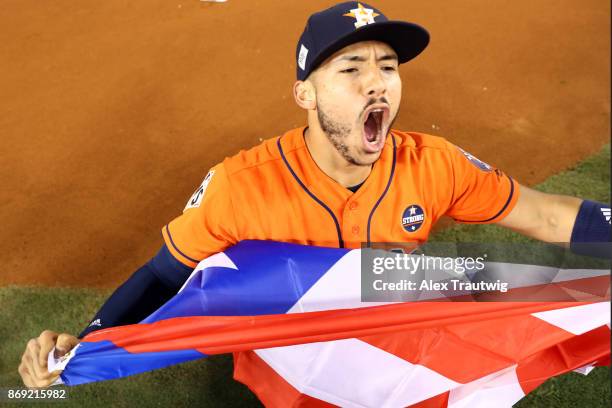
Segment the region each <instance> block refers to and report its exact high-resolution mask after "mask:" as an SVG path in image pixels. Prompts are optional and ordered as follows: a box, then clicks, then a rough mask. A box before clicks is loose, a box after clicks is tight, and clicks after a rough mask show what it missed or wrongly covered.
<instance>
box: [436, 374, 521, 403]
mask: <svg viewBox="0 0 612 408" xmlns="http://www.w3.org/2000/svg"><path fill="white" fill-rule="evenodd" d="M524 396H525V393H524V392H523V389H522V388H521V385H520V383H519V380H518V377H517V375H516V365H513V366H512V367H508V368H505V369H503V370H500V371H497V372H495V373H493V374H489V375H487V376H485V377H482V378H479V379H478V380H476V381H472V382H470V383H467V384H465V385H462V386H460V387H457V388H455V389H453V390H451V392H450V394H449V397H448V408H489V407H499V408H503V407H512V405H514V404H515V403H516V402H517V401H519V400H520V399H521V398H523V397H524Z"/></svg>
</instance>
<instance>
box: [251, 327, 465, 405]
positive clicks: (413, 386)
mask: <svg viewBox="0 0 612 408" xmlns="http://www.w3.org/2000/svg"><path fill="white" fill-rule="evenodd" d="M255 352H256V353H257V355H258V356H259V357H260V358H262V359H263V360H264V361H265V362H266V363H267V364H268V365H269V366H270V367H272V368H273V369H274V370H275V371H276V372H277V373H278V374H280V375H281V376H282V377H283V378H284V379H285V381H287V382H288V383H289V384H291V386H293V387H294V388H295V389H297V390H298V391H299V392H301V393H302V394H306V395H309V396H311V397H314V398H318V399H320V400H323V401H326V402H329V403H331V404H335V405H339V406H341V407H360V408H361V407H400V406H401V407H404V406H407V405H411V404H415V403H417V402H419V401H422V400H424V399H427V398H430V397H433V396H436V395H438V394H440V393H443V392H446V391H447V390H449V389H452V388H455V387H457V386H458V385H460V384H459V383H457V382H455V381H453V380H450V379H449V378H447V377H445V376H443V375H441V374H438V373H437V372H435V371H433V370H430V369H429V368H427V367H425V366H422V365H418V364H412V363H410V362H408V361H406V360H404V359H402V358H399V357H397V356H395V355H393V354H391V353H388V352H386V351H384V350H382V349H380V348H378V347H374V346H372V345H370V344H368V343H365V342H363V341H361V340H357V339H346V340H336V341H328V342H320V343H310V344H301V345H297V346H287V347H276V348H271V349H262V350H256V351H255Z"/></svg>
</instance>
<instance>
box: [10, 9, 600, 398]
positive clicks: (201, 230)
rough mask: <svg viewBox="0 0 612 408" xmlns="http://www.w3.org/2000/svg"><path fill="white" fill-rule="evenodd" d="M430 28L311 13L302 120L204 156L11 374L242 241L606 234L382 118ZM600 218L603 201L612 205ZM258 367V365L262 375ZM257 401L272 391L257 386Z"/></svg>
mask: <svg viewBox="0 0 612 408" xmlns="http://www.w3.org/2000/svg"><path fill="white" fill-rule="evenodd" d="M428 42H429V35H428V33H427V31H426V30H425V29H424V28H422V27H420V26H418V25H416V24H412V23H408V22H402V21H390V20H388V19H387V17H385V15H384V14H383V13H382V12H381V11H380V10H378V9H376V8H374V7H373V6H370V5H367V4H365V3H360V2H345V3H341V4H338V5H336V6H334V7H331V8H329V9H326V10H323V11H320V12H318V13H315V14H313V15H312V16H310V18H309V19H308V22H307V23H306V27H305V29H304V32H303V33H302V35H301V37H300V39H299V41H298V43H297V47H296V63H297V81H296V82H295V84H294V86H293V96H294V98H295V102H296V103H297V105H298V106H299V107H300V108H302V109H304V110H305V112H306V116H307V126H303V127H300V128H297V129H292V130H289V131H287V132H286V133H284V134H283V135H281V136H278V137H274V138H272V139H268V140H265V141H264V142H263V143H261V144H260V145H258V146H256V147H254V148H252V149H250V150H247V151H241V152H240V153H238V154H237V155H235V156H233V157H230V158H227V159H225V160H224V161H223V162H221V163H219V164H217V165H216V166H214V167H213V168H212V169H210V171H209V172H208V173H207V174H206V176H205V177H204V181H203V182H202V184H201V185H200V186H199V188H198V189H197V190H196V192H195V193H194V194H193V196H192V197H191V198H190V199H189V200H188V202H187V205H186V207H185V209H184V211H183V213H182V215H180V216H178V217H177V218H175V219H174V220H172V221H170V222H169V223H168V224H167V225H166V226H164V227H163V229H162V235H163V239H164V243H165V244H164V245H163V247H162V248H161V250H160V251H159V253H158V254H157V255H156V256H155V257H153V258H152V259H151V260H150V261H149V262H148V263H147V264H146V265H144V266H143V267H141V268H140V269H138V270H137V271H136V272H135V273H134V274H133V275H132V276H131V277H130V278H129V279H128V280H127V281H126V282H125V283H124V284H123V285H122V286H120V287H119V288H118V289H117V290H116V291H115V292H114V293H113V295H112V296H111V297H110V298H109V299H108V300H107V302H106V303H105V304H104V305H103V306H102V308H101V309H100V311H99V312H98V313H97V314H96V315H95V316H94V318H93V319H92V322H91V324H90V325H89V327H87V328H86V329H85V330H84V331H83V332H82V333H81V334H80V336H78V337H75V336H72V335H70V334H67V333H63V334H57V333H55V332H52V331H44V332H43V333H42V334H41V335H40V336H39V337H38V338H36V339H31V340H30V341H29V342H28V344H27V347H26V350H25V352H24V354H23V358H22V362H21V365H20V366H19V373H20V374H21V377H22V379H23V382H24V384H25V385H26V386H28V387H44V386H48V385H49V384H51V383H52V382H53V381H54V380H55V379H56V378H57V375H58V373H49V372H48V371H47V368H46V361H47V355H48V353H49V351H50V350H51V349H52V348H53V347H54V346H55V347H56V350H57V352H58V353H59V354H60V355H61V354H63V353H66V352H67V351H68V350H69V349H71V348H72V347H74V346H75V345H76V344H77V343H78V342H79V338H81V337H83V336H84V335H86V334H87V333H89V332H91V331H93V330H98V329H101V328H106V327H112V326H117V325H124V324H131V323H137V322H139V321H140V320H142V319H143V318H145V317H146V316H148V315H149V314H150V313H151V312H153V311H154V310H156V309H157V308H158V307H159V306H161V305H162V304H163V303H164V302H165V301H167V300H168V299H170V298H171V297H172V296H173V295H174V294H175V293H176V292H177V290H178V289H179V288H180V286H181V285H182V284H183V282H184V281H185V280H186V279H187V277H188V276H189V274H190V272H191V271H192V269H193V268H194V266H195V265H196V264H197V263H198V262H199V261H201V260H202V259H204V258H206V257H208V256H210V255H211V254H214V253H217V252H220V251H223V250H225V249H226V248H227V247H229V246H232V245H234V244H236V243H237V242H239V241H241V240H245V239H261V240H275V241H284V242H293V243H299V244H305V245H318V246H328V247H345V248H356V247H359V246H360V245H361V243H363V242H365V243H372V242H408V243H421V242H425V241H426V240H427V237H428V235H429V233H430V231H431V229H432V226H433V225H434V224H435V223H436V221H437V220H438V219H439V218H440V217H442V216H443V215H448V216H451V217H452V218H454V219H455V220H457V221H459V222H462V223H496V224H498V225H501V226H504V227H508V228H511V229H513V230H515V231H518V232H521V233H523V234H525V235H527V236H530V237H533V238H536V239H539V240H542V241H547V242H557V243H568V245H570V246H571V247H572V249H575V250H578V251H579V250H581V247H580V243H582V242H608V241H610V223H609V220H606V219H605V217H604V214H603V212H602V210H604V209H605V208H609V206H607V205H604V204H601V203H596V202H591V201H583V200H581V199H578V198H573V197H567V196H560V195H551V194H544V193H540V192H537V191H534V190H531V189H529V188H527V187H524V186H521V185H519V183H518V182H517V181H515V180H513V179H512V178H511V177H509V176H508V175H506V174H505V173H503V172H502V171H501V170H499V169H496V168H494V167H492V166H490V165H489V164H487V163H485V162H483V161H480V160H479V159H477V158H476V157H474V156H473V155H471V154H469V153H467V152H466V151H464V150H462V149H461V148H459V147H457V146H455V145H453V144H452V143H450V142H448V141H447V140H445V139H443V138H441V137H436V136H431V135H427V134H423V133H416V132H403V131H399V130H395V129H393V128H392V125H393V122H394V120H395V118H396V116H397V114H398V112H399V109H400V99H401V94H402V92H401V91H402V81H401V78H400V75H399V72H398V65H399V64H402V63H405V62H407V61H409V60H411V59H412V58H414V57H416V56H417V55H419V54H420V53H421V52H422V51H423V50H424V49H425V47H426V46H427V44H428ZM608 214H609V210H608ZM266 370H267V371H266ZM254 375H274V373H273V371H271V369H270V368H269V367H268V366H267V365H266V364H264V363H262V362H261V361H260V360H259V357H257V355H256V354H255V353H253V352H241V353H236V354H235V378H236V379H238V380H239V381H242V382H244V383H246V384H247V385H249V384H251V382H250V379H251V378H252V376H254ZM253 391H254V392H255V393H256V394H257V395H258V397H259V398H260V399H261V400H262V401H263V402H264V403H265V404H267V405H279V404H280V402H279V401H277V400H275V396H274V395H273V394H274V393H272V392H271V390H267V389H258V388H256V389H253Z"/></svg>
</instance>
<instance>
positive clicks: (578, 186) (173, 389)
mask: <svg viewBox="0 0 612 408" xmlns="http://www.w3.org/2000/svg"><path fill="white" fill-rule="evenodd" d="M537 189H539V190H541V191H546V192H557V193H563V194H569V195H575V196H580V197H584V198H589V199H593V200H598V201H603V202H610V146H609V145H607V146H605V147H604V149H602V151H601V152H600V153H598V154H596V155H594V156H593V157H591V158H589V159H587V160H585V161H583V162H581V163H580V164H578V165H577V166H575V168H572V169H569V170H568V171H566V172H564V173H562V174H559V175H556V176H553V177H551V178H549V179H548V180H546V181H545V182H544V183H542V184H540V185H539V186H537ZM433 239H434V240H437V241H440V242H449V241H453V242H461V241H470V242H526V239H525V238H522V237H520V236H518V235H516V234H514V233H512V232H509V231H506V230H503V229H501V228H498V227H495V226H476V225H461V226H457V227H454V228H451V229H448V230H445V231H442V232H440V233H438V234H437V235H436V237H434V238H433ZM108 295H109V291H105V292H100V291H94V290H91V289H49V288H39V287H14V286H11V287H2V288H0V310H1V313H0V338H2V343H0V388H10V387H19V386H20V379H19V375H18V373H17V366H18V364H19V360H20V358H21V353H22V352H23V348H24V347H25V343H26V342H27V340H28V339H29V338H31V337H36V336H37V335H38V334H39V333H40V332H41V331H42V330H43V329H47V328H50V329H54V330H61V331H66V332H70V333H78V332H80V331H81V329H82V328H83V327H84V325H85V324H86V323H87V322H88V320H89V318H90V317H91V316H92V315H93V314H94V313H95V311H96V310H97V308H98V307H99V306H100V305H101V304H102V302H103V301H104V299H106V297H107V296H108ZM231 377H232V362H231V357H230V356H225V355H224V356H215V357H212V358H208V359H204V360H201V361H194V362H190V363H186V364H182V365H179V366H174V367H169V368H167V369H163V370H157V371H154V372H150V373H145V374H142V375H138V376H134V377H130V378H126V379H122V380H115V381H107V382H102V383H94V384H87V385H83V386H79V387H74V388H69V389H68V391H69V399H68V401H66V402H64V403H63V405H64V406H70V407H82V406H87V407H108V406H114V407H134V406H138V407H140V406H146V407H155V406H160V407H161V406H177V407H180V406H199V407H220V406H222V407H234V406H235V407H257V406H261V404H260V403H259V402H258V401H257V399H256V398H255V397H254V396H253V394H251V393H250V392H249V391H248V389H247V388H246V387H244V386H242V385H241V384H238V383H236V382H235V381H233V380H232V378H231ZM20 405H29V404H17V403H15V404H11V406H20ZM516 406H517V407H521V408H526V407H609V406H610V370H609V369H608V368H605V367H602V368H597V369H595V370H594V371H593V372H591V373H590V374H589V375H588V376H582V375H580V374H575V373H570V374H566V375H563V376H561V377H558V378H553V379H551V380H549V381H548V382H546V383H545V384H544V385H542V386H541V387H539V388H538V389H537V390H535V391H534V392H532V393H531V394H530V395H528V396H527V397H526V398H524V399H523V400H522V401H520V402H519V403H518V404H517V405H516Z"/></svg>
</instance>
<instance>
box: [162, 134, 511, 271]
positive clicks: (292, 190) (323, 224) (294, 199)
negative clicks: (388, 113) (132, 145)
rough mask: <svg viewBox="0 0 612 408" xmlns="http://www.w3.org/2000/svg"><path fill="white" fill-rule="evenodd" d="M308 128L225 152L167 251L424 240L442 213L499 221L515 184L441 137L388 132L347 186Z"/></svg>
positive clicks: (198, 253) (168, 230)
mask: <svg viewBox="0 0 612 408" xmlns="http://www.w3.org/2000/svg"><path fill="white" fill-rule="evenodd" d="M303 132H304V128H298V129H294V130H291V131H289V132H287V133H285V134H284V135H283V136H281V137H280V138H278V137H277V138H273V139H269V140H267V141H265V142H263V143H262V144H260V145H259V146H256V147H254V148H252V149H250V150H247V151H242V152H240V153H238V154H237V155H236V156H233V157H231V158H228V159H225V160H224V161H223V162H222V163H221V164H218V165H217V166H215V167H214V168H213V169H212V170H211V171H210V172H209V173H208V174H207V176H206V178H205V179H204V182H203V183H202V185H201V186H200V188H199V189H198V190H197V191H196V192H195V193H194V195H193V196H192V198H191V199H190V200H189V202H188V203H187V206H186V207H185V210H184V212H183V215H181V216H179V217H178V218H176V219H174V220H173V221H172V222H170V223H169V224H168V225H167V226H165V227H164V228H163V235H164V239H165V241H166V244H167V246H168V248H169V249H170V251H171V253H172V254H173V255H174V256H175V257H176V258H177V259H178V260H180V261H181V262H183V263H184V264H186V265H189V266H192V267H193V266H195V265H196V264H197V262H199V261H200V260H202V259H204V258H206V257H208V256H209V255H211V254H213V253H216V252H220V251H223V250H225V249H226V248H227V247H229V246H231V245H233V244H235V243H237V242H238V241H241V240H245V239H266V240H275V241H284V242H293V243H298V244H305V245H318V246H333V247H338V246H341V247H348V248H355V247H359V246H360V244H361V243H362V242H423V241H426V240H427V236H428V235H429V233H430V231H431V228H432V226H433V225H434V224H435V222H436V220H438V219H439V218H440V217H441V216H442V215H445V214H446V215H448V216H450V217H452V218H454V219H455V220H457V221H459V222H469V223H490V222H495V221H499V220H500V219H502V218H503V217H504V216H506V215H507V214H508V213H509V212H510V211H511V210H512V208H513V207H514V205H515V203H516V200H517V198H518V195H519V191H518V184H517V183H515V182H514V181H513V180H512V179H511V178H509V177H508V176H506V175H505V174H504V173H502V172H501V171H499V170H497V169H494V168H492V167H491V166H489V165H488V164H486V163H484V162H482V161H480V160H478V159H477V158H475V157H474V156H472V155H470V154H469V153H467V152H465V151H463V150H462V149H460V148H458V147H456V146H455V145H453V144H451V143H449V142H447V141H446V140H445V139H443V138H440V137H436V136H430V135H425V134H422V133H412V132H400V131H396V130H393V131H391V133H390V136H389V137H388V138H387V141H386V145H385V147H384V148H383V151H382V154H381V156H380V159H379V160H378V161H377V162H376V163H375V164H374V166H373V168H372V171H371V173H370V175H369V177H368V178H367V179H366V181H365V182H364V184H363V185H362V186H361V187H360V188H359V190H357V192H356V193H352V192H351V191H350V190H348V189H346V188H345V187H343V186H341V185H339V184H338V183H336V182H335V181H334V180H332V179H331V178H330V177H329V176H327V175H326V174H325V173H323V172H322V171H321V170H320V169H319V168H318V166H317V165H316V163H315V162H314V161H313V160H312V157H311V156H310V154H309V152H308V149H307V147H306V144H305V141H304V136H303Z"/></svg>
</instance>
